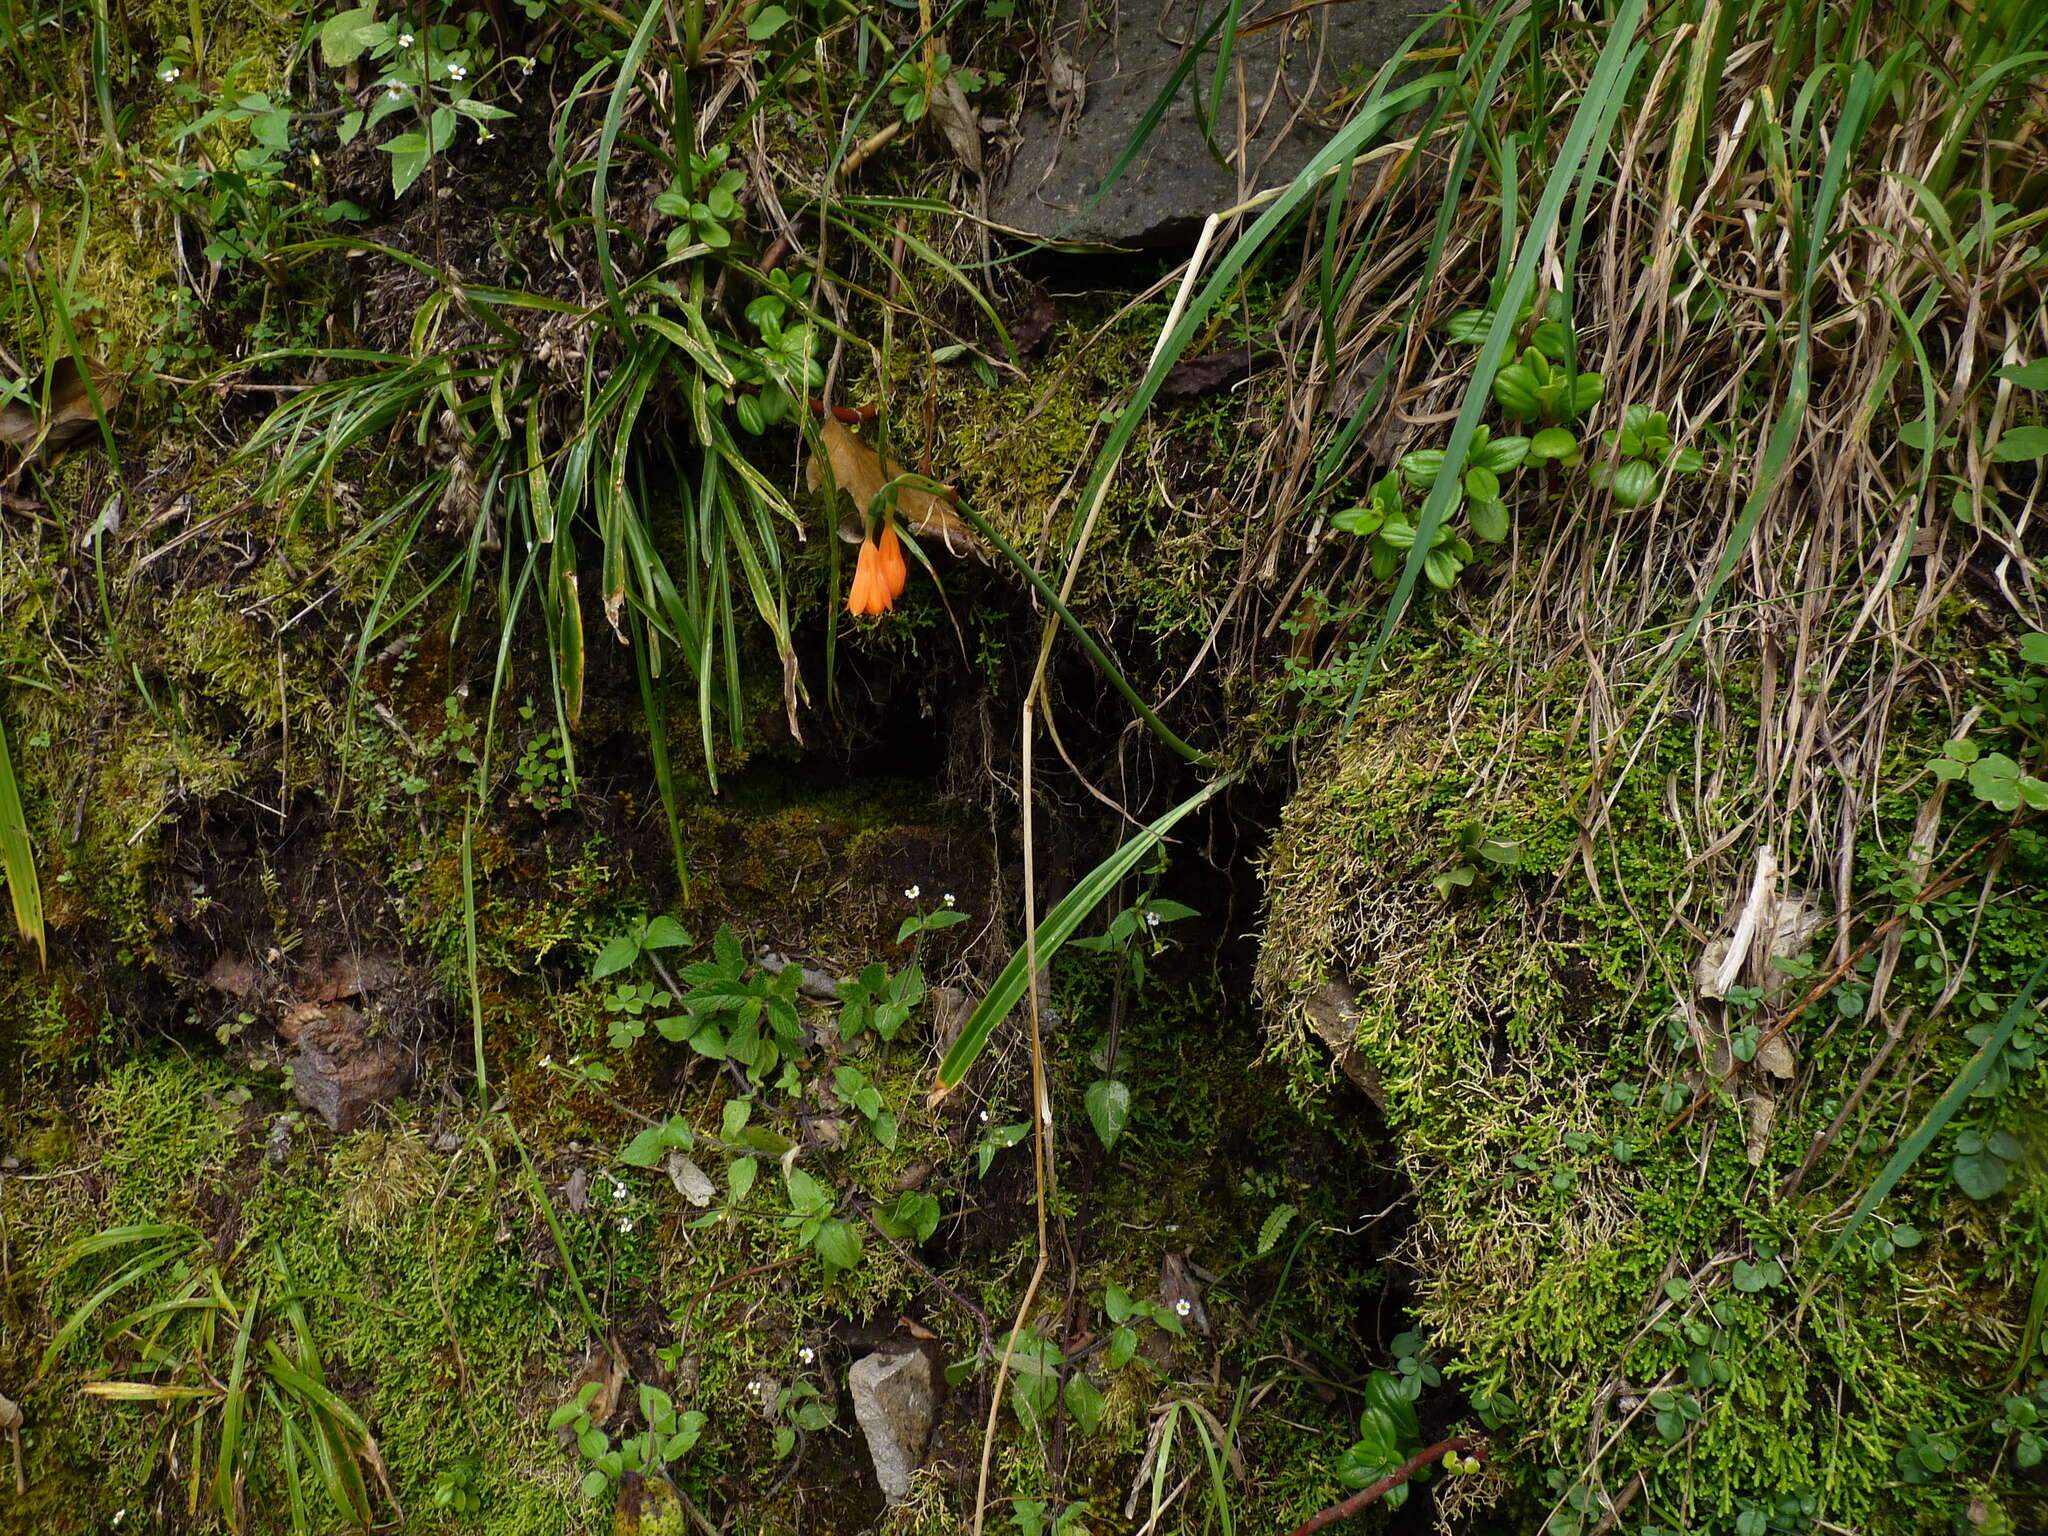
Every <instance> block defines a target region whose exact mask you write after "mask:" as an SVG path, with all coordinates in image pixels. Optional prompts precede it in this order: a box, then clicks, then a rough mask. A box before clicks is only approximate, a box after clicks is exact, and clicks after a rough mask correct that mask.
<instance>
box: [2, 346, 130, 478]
mask: <svg viewBox="0 0 2048 1536" xmlns="http://www.w3.org/2000/svg"><path fill="white" fill-rule="evenodd" d="M86 378H87V375H86V374H85V373H82V372H81V371H80V370H79V367H78V364H77V363H76V362H74V361H73V360H72V359H70V358H68V357H65V358H59V359H58V360H57V362H56V363H55V364H54V365H52V367H51V369H50V371H49V373H48V375H47V376H46V377H45V378H43V379H39V380H37V381H36V382H35V383H34V384H32V385H31V386H29V389H28V391H27V395H26V397H25V398H24V399H20V400H10V401H8V402H7V403H6V404H5V405H0V443H6V444H8V445H9V446H10V447H12V448H14V449H15V450H16V451H17V452H19V453H20V454H21V456H22V459H23V460H24V461H26V460H28V459H32V458H34V457H35V456H36V455H37V454H39V453H44V454H55V453H61V452H63V451H64V450H65V449H66V448H68V447H70V446H71V445H72V444H73V443H75V442H77V441H78V440H79V439H80V438H82V437H84V436H85V435H86V434H87V433H89V432H92V431H93V430H95V428H96V427H97V425H98V421H99V417H98V415H97V414H96V413H95V412H94V410H93V395H94V393H95V392H97V394H98V395H99V404H100V409H101V410H103V411H105V412H106V413H107V415H108V416H112V415H113V414H114V411H115V410H116V409H117V408H118V407H119V406H120V404H121V394H122V390H123V387H124V386H123V383H122V379H121V376H120V375H119V374H117V373H113V372H111V371H109V370H108V369H105V368H102V367H100V366H99V365H98V364H93V365H91V379H92V387H91V388H90V389H88V388H87V387H86ZM46 399H47V406H46V405H45V400H46Z"/></svg>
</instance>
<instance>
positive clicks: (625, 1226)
mask: <svg viewBox="0 0 2048 1536" xmlns="http://www.w3.org/2000/svg"><path fill="white" fill-rule="evenodd" d="M619 1230H620V1231H621V1232H630V1231H632V1230H633V1218H632V1217H630V1216H621V1217H620V1218H619Z"/></svg>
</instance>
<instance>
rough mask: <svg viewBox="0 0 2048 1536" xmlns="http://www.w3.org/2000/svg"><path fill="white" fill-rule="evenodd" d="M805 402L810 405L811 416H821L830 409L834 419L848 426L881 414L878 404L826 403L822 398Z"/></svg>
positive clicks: (870, 419)
mask: <svg viewBox="0 0 2048 1536" xmlns="http://www.w3.org/2000/svg"><path fill="white" fill-rule="evenodd" d="M805 403H806V404H807V405H809V406H810V408H811V414H812V415H813V416H823V415H824V414H825V413H826V412H827V411H830V412H831V413H832V419H833V420H834V421H841V422H845V423H846V424H848V425H849V426H851V425H854V424H857V423H860V422H868V421H873V420H874V419H875V418H876V417H877V416H879V415H881V414H882V408H881V407H880V406H879V405H827V404H826V403H825V402H824V401H822V400H809V401H806V402H805Z"/></svg>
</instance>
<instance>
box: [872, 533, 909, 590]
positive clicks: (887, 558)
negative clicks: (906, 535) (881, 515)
mask: <svg viewBox="0 0 2048 1536" xmlns="http://www.w3.org/2000/svg"><path fill="white" fill-rule="evenodd" d="M877 553H878V554H879V555H880V556H881V564H882V574H883V575H884V576H885V577H887V578H888V581H889V596H890V598H891V599H892V600H893V599H895V598H899V597H901V596H902V595H903V586H904V583H905V582H907V581H909V580H910V567H909V566H908V565H907V564H905V563H904V559H903V545H902V544H901V543H900V542H898V540H897V538H896V525H895V524H894V523H892V522H888V521H884V522H883V524H882V542H881V546H880V548H879V549H878V551H877ZM882 606H883V607H885V608H886V607H888V606H889V605H888V604H887V603H884V604H883V605H882Z"/></svg>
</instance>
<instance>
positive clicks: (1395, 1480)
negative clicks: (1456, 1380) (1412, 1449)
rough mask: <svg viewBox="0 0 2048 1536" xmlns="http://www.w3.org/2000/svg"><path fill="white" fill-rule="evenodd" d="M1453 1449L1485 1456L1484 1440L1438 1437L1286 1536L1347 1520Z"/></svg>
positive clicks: (1478, 1457) (1306, 1533) (1301, 1534)
mask: <svg viewBox="0 0 2048 1536" xmlns="http://www.w3.org/2000/svg"><path fill="white" fill-rule="evenodd" d="M1452 1451H1456V1452H1458V1453H1460V1454H1461V1455H1462V1454H1463V1453H1465V1452H1466V1451H1470V1452H1471V1453H1472V1456H1473V1459H1475V1460H1477V1461H1484V1460H1486V1443H1485V1442H1484V1441H1481V1440H1474V1439H1472V1438H1471V1437H1470V1436H1467V1435H1453V1436H1452V1437H1451V1438H1450V1439H1448V1440H1439V1441H1438V1442H1437V1443H1436V1444H1435V1445H1432V1446H1431V1447H1429V1449H1428V1450H1425V1451H1417V1452H1416V1453H1415V1454H1414V1455H1413V1456H1410V1457H1409V1458H1408V1459H1407V1460H1406V1461H1404V1462H1402V1463H1401V1465H1400V1466H1398V1467H1396V1468H1394V1470H1393V1471H1391V1472H1389V1473H1388V1474H1387V1475H1386V1476H1385V1477H1383V1478H1381V1479H1380V1480H1379V1481H1378V1482H1376V1483H1374V1484H1372V1485H1371V1486H1370V1487H1366V1488H1361V1489H1359V1490H1358V1492H1356V1493H1354V1494H1353V1495H1351V1497H1350V1498H1348V1499H1346V1500H1345V1501H1344V1502H1343V1503H1342V1504H1332V1505H1331V1506H1330V1507H1329V1508H1328V1509H1325V1510H1321V1511H1319V1512H1318V1513H1316V1514H1313V1515H1310V1516H1309V1517H1308V1518H1307V1519H1306V1520H1304V1521H1302V1522H1301V1524H1299V1525H1297V1526H1296V1527H1295V1528H1294V1529H1293V1530H1292V1531H1290V1532H1289V1533H1288V1536H1310V1533H1311V1532H1314V1531H1320V1530H1321V1529H1322V1528H1323V1527H1324V1526H1326V1525H1335V1524H1336V1523H1337V1522H1338V1521H1339V1520H1349V1519H1350V1518H1351V1517H1352V1516H1353V1515H1355V1514H1357V1513H1358V1512H1359V1511H1360V1510H1361V1509H1364V1508H1365V1507H1366V1505H1368V1504H1371V1503H1373V1502H1374V1501H1376V1500H1377V1499H1379V1498H1380V1496H1381V1495H1383V1494H1386V1493H1390V1492H1392V1491H1393V1490H1394V1489H1396V1488H1398V1487H1400V1486H1401V1485H1402V1484H1403V1483H1405V1482H1407V1481H1408V1479H1409V1478H1411V1477H1413V1476H1414V1475H1415V1474H1416V1473H1418V1472H1420V1471H1421V1470H1422V1469H1423V1468H1424V1467H1426V1466H1428V1465H1429V1464H1430V1463H1431V1462H1432V1461H1435V1460H1437V1459H1438V1458H1439V1457H1442V1456H1447V1455H1449V1454H1450V1453H1451V1452H1452Z"/></svg>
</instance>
